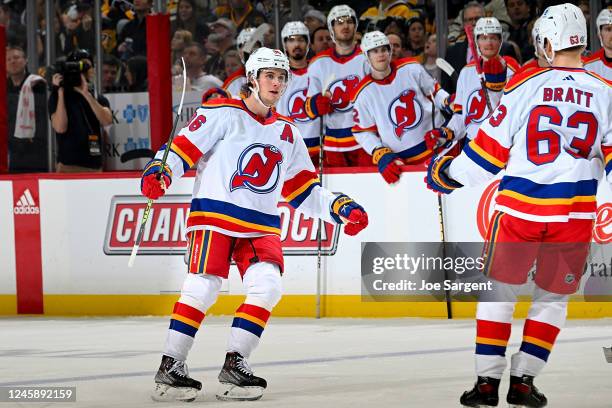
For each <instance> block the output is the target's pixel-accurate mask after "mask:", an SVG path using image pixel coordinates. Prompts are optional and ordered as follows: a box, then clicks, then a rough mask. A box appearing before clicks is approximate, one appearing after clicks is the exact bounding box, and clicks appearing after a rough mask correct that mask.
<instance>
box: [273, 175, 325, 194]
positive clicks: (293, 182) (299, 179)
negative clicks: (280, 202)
mask: <svg viewBox="0 0 612 408" xmlns="http://www.w3.org/2000/svg"><path fill="white" fill-rule="evenodd" d="M318 178H319V177H318V176H317V173H316V172H314V171H308V170H302V171H300V172H299V173H298V174H296V175H295V176H294V177H292V178H291V179H290V180H287V181H285V184H284V185H283V190H282V192H281V194H282V195H283V197H289V196H290V195H292V194H293V193H294V192H295V191H297V190H299V189H300V188H301V187H302V186H304V184H306V183H308V182H309V181H310V180H313V179H315V180H316V179H318Z"/></svg>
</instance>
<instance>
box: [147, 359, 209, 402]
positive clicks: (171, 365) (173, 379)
mask: <svg viewBox="0 0 612 408" xmlns="http://www.w3.org/2000/svg"><path fill="white" fill-rule="evenodd" d="M201 389H202V383H201V382H199V381H196V380H194V379H193V378H191V377H189V372H188V371H187V365H185V362H184V361H179V360H175V359H174V358H172V357H169V356H163V357H162V361H161V365H160V366H159V370H157V374H156V375H155V389H154V390H153V394H152V395H151V398H153V400H154V401H163V402H168V401H184V402H191V401H193V400H195V399H196V397H197V396H198V391H200V390H201Z"/></svg>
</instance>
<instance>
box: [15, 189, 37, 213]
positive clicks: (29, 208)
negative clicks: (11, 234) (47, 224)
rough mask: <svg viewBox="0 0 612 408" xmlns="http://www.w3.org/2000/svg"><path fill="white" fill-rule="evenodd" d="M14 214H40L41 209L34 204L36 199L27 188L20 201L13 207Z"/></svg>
mask: <svg viewBox="0 0 612 408" xmlns="http://www.w3.org/2000/svg"><path fill="white" fill-rule="evenodd" d="M13 213H14V214H39V213H40V209H39V208H38V206H37V205H36V203H35V202H34V197H32V193H30V190H29V189H27V188H26V190H25V191H24V192H23V194H21V197H19V200H17V202H16V203H15V206H14V207H13Z"/></svg>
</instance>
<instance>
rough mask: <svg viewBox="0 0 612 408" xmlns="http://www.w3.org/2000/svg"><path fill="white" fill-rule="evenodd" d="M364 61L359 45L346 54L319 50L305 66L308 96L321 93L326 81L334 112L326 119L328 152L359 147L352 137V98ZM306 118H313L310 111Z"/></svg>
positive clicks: (325, 145)
mask: <svg viewBox="0 0 612 408" xmlns="http://www.w3.org/2000/svg"><path fill="white" fill-rule="evenodd" d="M367 64H368V63H367V61H366V59H365V56H364V55H363V53H362V52H361V48H359V46H357V47H355V50H354V51H353V52H352V53H351V54H349V55H338V54H336V51H335V49H333V48H329V49H327V50H325V51H321V52H320V53H318V54H317V55H315V57H314V58H313V59H312V60H311V61H310V65H309V67H308V80H309V82H308V93H307V96H309V97H311V96H313V95H316V94H318V93H321V92H322V91H323V86H324V85H325V84H327V83H328V82H329V88H328V90H329V92H330V93H331V100H332V105H333V107H334V111H333V112H332V113H330V114H329V115H326V116H325V140H324V142H323V147H324V149H325V150H328V151H335V152H349V151H352V150H357V149H360V148H361V147H360V146H359V144H358V143H357V141H356V140H355V138H354V137H353V133H352V132H351V128H352V127H353V104H352V103H351V95H352V94H353V91H354V90H355V88H356V87H357V85H358V84H359V82H361V80H362V79H363V78H364V77H365V76H366V74H367V70H368V68H367ZM309 116H310V117H313V115H312V114H311V113H310V112H309Z"/></svg>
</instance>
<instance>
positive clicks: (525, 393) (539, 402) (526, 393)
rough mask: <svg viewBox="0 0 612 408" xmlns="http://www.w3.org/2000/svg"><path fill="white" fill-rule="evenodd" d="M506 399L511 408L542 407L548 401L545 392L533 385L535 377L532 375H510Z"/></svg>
mask: <svg viewBox="0 0 612 408" xmlns="http://www.w3.org/2000/svg"><path fill="white" fill-rule="evenodd" d="M506 401H507V402H508V407H509V408H541V407H545V406H546V404H547V403H548V401H547V400H546V397H545V396H544V394H542V393H541V392H540V391H538V388H537V387H536V386H535V385H533V377H532V376H530V375H524V376H522V377H515V376H510V388H509V389H508V396H507V397H506Z"/></svg>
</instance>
